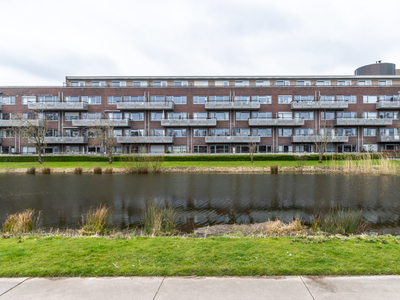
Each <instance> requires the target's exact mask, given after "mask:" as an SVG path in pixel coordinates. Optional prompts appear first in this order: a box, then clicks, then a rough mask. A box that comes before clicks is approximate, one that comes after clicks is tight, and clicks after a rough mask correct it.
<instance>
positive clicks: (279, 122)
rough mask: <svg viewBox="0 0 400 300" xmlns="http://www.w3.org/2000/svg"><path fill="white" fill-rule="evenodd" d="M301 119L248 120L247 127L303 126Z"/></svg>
mask: <svg viewBox="0 0 400 300" xmlns="http://www.w3.org/2000/svg"><path fill="white" fill-rule="evenodd" d="M303 125H304V120H303V119H249V126H303Z"/></svg>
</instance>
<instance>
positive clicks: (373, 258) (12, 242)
mask: <svg viewBox="0 0 400 300" xmlns="http://www.w3.org/2000/svg"><path fill="white" fill-rule="evenodd" d="M368 239H370V240H372V241H368ZM292 240H295V241H296V239H294V238H291V237H284V238H207V239H199V238H196V239H194V238H180V237H177V238H146V237H135V238H132V239H117V238H115V239H107V238H90V237H87V238H82V237H75V238H74V237H43V236H37V237H25V238H22V239H21V240H19V239H18V238H17V237H11V238H8V239H6V238H2V239H0V276H1V277H17V276H19V277H24V276H164V275H168V276H174V275H180V276H182V275H185V276H188V275H198V276H206V275H207V276H228V275H229V276H254V275H295V274H296V275H299V274H308V275H311V274H314V275H317V274H320V275H328V274H329V275H368V274H371V275H372V274H400V245H399V244H397V242H398V241H400V239H397V238H394V237H380V238H372V237H368V238H367V240H364V239H357V238H351V239H346V238H345V239H333V240H331V241H328V240H325V241H324V242H313V243H311V242H310V241H311V239H301V238H300V239H297V242H293V241H292ZM313 241H314V240H313ZM306 242H307V243H306Z"/></svg>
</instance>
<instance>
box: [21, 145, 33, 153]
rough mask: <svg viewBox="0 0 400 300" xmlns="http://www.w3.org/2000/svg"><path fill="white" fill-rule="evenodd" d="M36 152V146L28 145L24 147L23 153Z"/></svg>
mask: <svg viewBox="0 0 400 300" xmlns="http://www.w3.org/2000/svg"><path fill="white" fill-rule="evenodd" d="M35 153H36V148H35V147H27V146H23V147H22V154H35Z"/></svg>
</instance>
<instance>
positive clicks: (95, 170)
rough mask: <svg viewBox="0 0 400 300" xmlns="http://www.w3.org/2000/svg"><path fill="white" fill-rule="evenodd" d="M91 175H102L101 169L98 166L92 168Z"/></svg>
mask: <svg viewBox="0 0 400 300" xmlns="http://www.w3.org/2000/svg"><path fill="white" fill-rule="evenodd" d="M93 173H94V174H101V173H103V169H102V168H101V167H100V166H97V167H94V168H93Z"/></svg>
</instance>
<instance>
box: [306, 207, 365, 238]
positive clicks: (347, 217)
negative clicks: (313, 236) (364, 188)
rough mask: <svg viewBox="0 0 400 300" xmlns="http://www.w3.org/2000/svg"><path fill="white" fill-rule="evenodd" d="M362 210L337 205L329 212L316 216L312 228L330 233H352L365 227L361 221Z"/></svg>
mask: <svg viewBox="0 0 400 300" xmlns="http://www.w3.org/2000/svg"><path fill="white" fill-rule="evenodd" d="M361 215H362V210H351V209H350V208H348V209H346V208H340V207H336V208H333V209H331V210H330V211H329V212H328V213H320V214H319V215H317V216H315V218H314V222H313V223H312V225H311V228H313V229H314V230H318V229H320V230H322V231H324V232H328V233H338V234H351V233H355V232H356V231H357V230H358V229H359V228H362V227H363V224H362V223H361Z"/></svg>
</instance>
